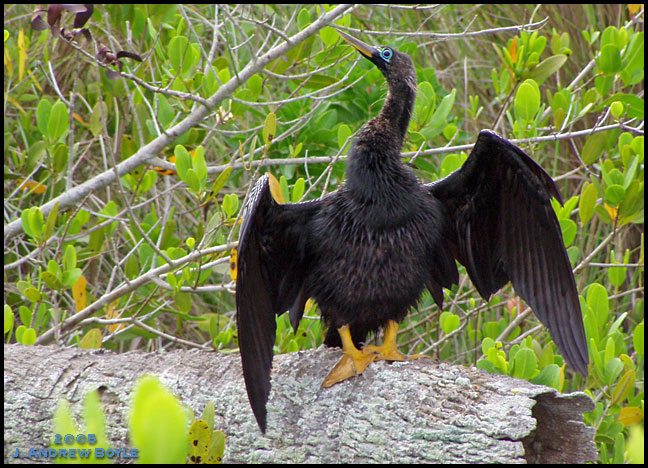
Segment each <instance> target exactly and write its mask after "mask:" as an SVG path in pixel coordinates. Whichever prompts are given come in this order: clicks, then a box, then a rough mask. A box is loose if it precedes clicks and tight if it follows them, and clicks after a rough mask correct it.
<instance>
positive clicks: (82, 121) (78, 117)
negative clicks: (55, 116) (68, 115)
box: [72, 112, 90, 127]
mask: <svg viewBox="0 0 648 468" xmlns="http://www.w3.org/2000/svg"><path fill="white" fill-rule="evenodd" d="M72 118H73V119H74V120H76V121H77V122H79V123H80V124H81V125H85V126H86V127H89V126H90V124H89V123H87V122H86V121H85V120H83V117H81V116H80V115H79V114H77V113H76V112H73V113H72Z"/></svg>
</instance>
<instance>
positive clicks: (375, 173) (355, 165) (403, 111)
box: [346, 87, 417, 219]
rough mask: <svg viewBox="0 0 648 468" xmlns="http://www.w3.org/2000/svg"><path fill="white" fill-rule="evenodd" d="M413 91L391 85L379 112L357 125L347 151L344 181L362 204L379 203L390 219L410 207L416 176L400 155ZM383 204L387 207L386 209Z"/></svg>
mask: <svg viewBox="0 0 648 468" xmlns="http://www.w3.org/2000/svg"><path fill="white" fill-rule="evenodd" d="M415 97H416V93H415V91H414V90H412V89H411V88H410V87H407V89H406V88H405V87H403V88H402V89H396V90H394V89H390V91H389V93H388V94H387V98H386V100H385V105H384V106H383V109H382V110H381V111H380V114H379V115H378V116H377V117H376V118H374V119H372V120H370V121H369V122H367V124H366V125H365V126H364V127H363V128H362V129H360V131H359V132H358V134H357V135H356V139H355V141H354V142H353V146H352V147H351V150H350V151H349V159H348V160H347V177H346V185H347V188H348V189H349V191H350V193H351V194H352V195H353V198H354V199H355V200H356V201H357V202H359V203H360V204H361V205H363V206H366V207H369V206H382V207H383V208H381V210H382V211H380V213H382V214H384V215H385V216H388V217H390V218H391V219H396V218H397V215H402V214H404V213H406V212H409V211H410V209H411V206H409V205H411V200H410V199H411V198H412V193H411V192H412V187H413V185H414V184H416V183H417V179H416V176H415V175H414V173H413V172H412V170H411V169H410V168H408V167H407V166H405V165H404V164H403V163H402V161H401V158H400V151H401V148H402V146H403V140H404V139H405V134H406V133H407V127H408V125H409V121H410V118H411V116H412V107H413V106H414V99H415ZM385 207H389V208H390V209H389V210H387V209H386V208H385Z"/></svg>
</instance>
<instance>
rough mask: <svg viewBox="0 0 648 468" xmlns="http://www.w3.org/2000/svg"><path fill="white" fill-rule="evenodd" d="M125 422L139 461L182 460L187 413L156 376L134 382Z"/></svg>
mask: <svg viewBox="0 0 648 468" xmlns="http://www.w3.org/2000/svg"><path fill="white" fill-rule="evenodd" d="M134 393H135V394H134V396H133V399H132V410H131V413H130V417H129V421H128V425H129V436H130V440H131V443H132V445H133V447H135V448H137V449H138V450H139V459H138V461H139V462H140V463H185V459H186V450H187V413H186V411H185V409H184V408H183V407H182V405H181V404H180V402H179V401H178V399H177V398H176V397H175V396H173V395H172V394H171V393H170V392H169V391H168V390H167V389H166V388H165V387H164V386H163V385H162V384H161V383H160V382H159V381H158V379H157V378H155V377H151V376H146V377H143V378H141V379H139V381H138V382H137V384H136V389H135V392H134Z"/></svg>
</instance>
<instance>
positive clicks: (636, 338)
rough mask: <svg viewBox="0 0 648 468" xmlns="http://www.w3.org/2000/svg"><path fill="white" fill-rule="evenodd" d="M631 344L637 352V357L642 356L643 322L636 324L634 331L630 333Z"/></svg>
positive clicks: (643, 344)
mask: <svg viewBox="0 0 648 468" xmlns="http://www.w3.org/2000/svg"><path fill="white" fill-rule="evenodd" d="M632 344H633V345H634V349H635V351H636V352H637V354H638V355H639V356H643V355H644V346H645V342H644V322H643V320H642V321H641V323H639V324H637V326H636V327H635V329H634V331H633V332H632Z"/></svg>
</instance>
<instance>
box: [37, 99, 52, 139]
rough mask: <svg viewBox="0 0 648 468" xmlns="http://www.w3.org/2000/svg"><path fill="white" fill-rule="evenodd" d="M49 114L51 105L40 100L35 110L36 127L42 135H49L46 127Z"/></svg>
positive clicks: (46, 101)
mask: <svg viewBox="0 0 648 468" xmlns="http://www.w3.org/2000/svg"><path fill="white" fill-rule="evenodd" d="M51 112H52V104H50V102H49V101H48V100H47V99H44V98H43V99H41V100H40V101H39V102H38V108H37V109H36V126H37V127H38V131H39V132H40V133H41V134H43V135H49V132H48V129H47V127H48V124H49V116H50V113H51Z"/></svg>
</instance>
